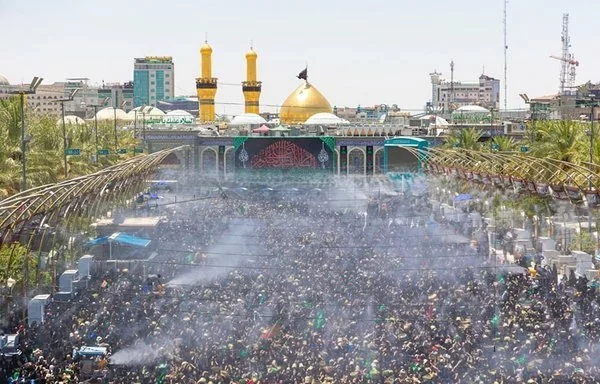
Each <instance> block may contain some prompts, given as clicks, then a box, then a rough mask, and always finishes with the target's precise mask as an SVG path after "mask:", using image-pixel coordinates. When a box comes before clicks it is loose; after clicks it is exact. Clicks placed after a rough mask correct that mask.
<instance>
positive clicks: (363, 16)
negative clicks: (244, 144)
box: [0, 0, 600, 113]
mask: <svg viewBox="0 0 600 384" xmlns="http://www.w3.org/2000/svg"><path fill="white" fill-rule="evenodd" d="M502 11H503V0H454V1H447V0H428V1H422V0H419V1H417V0H387V1H382V0H369V1H365V0H363V1H355V0H346V1H337V0H320V1H317V0H295V1H289V0H279V1H266V0H255V1H248V0H245V1H241V0H238V1H233V0H231V1H229V0H219V1H203V0H194V1H187V0H185V1H184V0H172V1H156V0H146V1H138V0H120V1H116V0H102V1H83V0H52V1H46V0H19V1H16V0H0V26H2V34H3V38H2V51H1V52H0V74H2V75H4V76H6V77H7V78H8V79H9V80H10V81H11V83H19V82H29V81H30V79H31V78H32V77H33V76H34V75H38V76H42V77H44V78H45V80H44V83H51V82H53V81H63V80H64V79H65V78H67V77H89V78H90V79H91V81H92V83H100V82H101V81H102V80H104V81H106V82H117V81H118V82H122V81H127V80H131V79H132V78H133V58H134V57H143V56H147V55H158V56H163V55H164V56H173V59H174V61H175V80H176V88H175V92H176V94H178V95H192V94H195V82H194V78H195V77H197V76H198V75H199V71H200V69H199V52H198V49H199V47H200V45H201V44H202V42H203V40H204V36H205V33H206V34H208V40H209V43H210V44H211V46H212V47H213V76H215V77H218V78H219V81H221V82H224V83H239V82H241V81H242V80H244V77H245V59H244V53H245V52H246V51H247V50H248V48H249V46H250V41H251V40H253V41H254V47H255V49H256V51H257V52H258V55H259V57H258V69H259V74H258V76H259V80H262V81H263V92H262V97H261V103H262V104H263V105H265V104H273V105H277V104H280V103H281V102H283V100H284V99H285V98H286V96H287V95H288V94H289V93H290V92H291V91H292V90H293V89H294V88H295V87H296V86H297V85H298V84H299V80H298V79H296V78H295V76H296V74H297V73H298V72H299V71H300V70H301V69H303V68H304V65H305V63H306V62H308V65H309V79H310V81H311V82H312V83H313V84H314V85H315V86H316V87H317V88H318V89H319V90H320V91H321V92H322V93H323V94H325V95H326V97H327V98H328V99H329V101H330V102H331V104H332V105H337V106H353V107H354V106H356V105H358V104H360V105H363V106H364V105H374V104H380V103H386V104H398V105H399V106H400V107H401V108H403V109H422V108H423V105H424V104H425V102H426V101H428V100H429V99H430V97H431V96H430V94H431V85H430V80H429V75H428V74H429V73H430V72H432V71H433V70H435V69H437V70H438V71H439V72H442V74H443V75H444V77H446V78H449V77H450V69H449V63H450V60H451V59H454V62H455V79H456V80H463V81H473V80H476V79H477V78H478V76H479V75H480V74H481V72H482V70H483V68H484V66H485V73H486V74H487V75H490V76H493V77H496V78H499V79H501V80H502V81H503V62H504V59H503V27H502V18H503V15H502ZM564 12H568V13H569V14H570V20H571V22H570V31H571V44H572V52H574V53H575V55H576V58H577V59H578V60H579V61H580V62H581V64H580V67H579V69H578V74H577V81H578V82H585V81H587V80H592V81H597V80H598V77H599V76H597V75H596V73H594V71H593V68H595V67H597V62H598V58H599V57H600V52H599V51H598V49H597V36H598V32H597V31H595V29H596V28H597V17H598V15H599V14H600V1H598V0H571V1H564V0H563V1H558V0H512V1H510V2H509V4H508V45H509V56H508V79H509V81H508V106H509V108H522V107H524V104H523V103H522V101H521V99H520V98H519V96H518V94H519V93H522V92H526V93H527V94H528V95H529V96H530V97H531V96H541V95H547V94H552V93H555V92H556V91H557V90H558V75H559V70H560V63H559V62H558V61H556V60H553V59H550V58H549V57H548V56H549V55H551V54H554V55H560V53H561V39H560V34H561V28H562V25H561V24H562V14H563V13H564ZM501 86H502V89H503V85H501ZM501 98H502V100H503V98H504V96H503V95H502V96H501ZM216 102H217V111H218V112H220V113H223V112H226V113H237V112H239V111H241V109H242V107H241V105H242V104H243V97H242V93H241V86H231V85H220V86H219V90H218V92H217V98H216Z"/></svg>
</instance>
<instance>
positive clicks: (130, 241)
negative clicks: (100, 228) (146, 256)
mask: <svg viewBox="0 0 600 384" xmlns="http://www.w3.org/2000/svg"><path fill="white" fill-rule="evenodd" d="M109 241H112V242H113V243H117V244H122V245H129V246H132V247H138V248H146V247H147V246H149V245H150V242H151V240H148V239H143V238H141V237H136V236H133V235H129V234H127V233H122V232H116V233H113V234H112V236H110V237H109V236H100V237H97V238H95V239H93V240H90V241H88V243H87V245H89V246H94V245H104V244H106V243H108V242H109Z"/></svg>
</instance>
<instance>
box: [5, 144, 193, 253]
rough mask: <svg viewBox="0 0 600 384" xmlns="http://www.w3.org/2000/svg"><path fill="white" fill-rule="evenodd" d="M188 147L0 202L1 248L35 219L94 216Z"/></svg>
mask: <svg viewBox="0 0 600 384" xmlns="http://www.w3.org/2000/svg"><path fill="white" fill-rule="evenodd" d="M186 147H187V146H181V147H177V148H171V149H165V150H162V151H158V152H155V153H152V154H149V155H145V156H137V157H133V158H131V159H128V160H126V161H123V162H121V163H119V164H116V165H113V166H111V167H108V168H105V169H103V170H101V171H99V172H96V173H93V174H89V175H85V176H80V177H76V178H73V179H69V180H65V181H63V182H60V183H57V184H50V185H44V186H39V187H35V188H32V189H29V190H27V191H23V192H21V193H18V194H16V195H13V196H11V197H9V198H7V199H5V200H2V201H0V245H2V244H5V243H6V242H7V240H8V242H11V239H12V237H13V236H14V235H18V234H20V233H21V232H22V230H23V228H24V227H25V226H27V224H28V223H29V222H30V221H31V220H32V219H33V218H34V217H36V216H39V215H43V216H44V217H45V216H46V215H48V214H49V213H52V216H51V217H53V216H58V217H60V216H61V214H62V215H63V216H65V217H66V216H68V215H73V214H80V215H81V214H82V213H84V212H83V210H82V208H83V205H84V203H86V204H87V207H86V208H87V211H86V213H87V214H89V213H90V210H91V207H94V208H95V210H94V212H97V209H98V205H99V204H100V203H101V202H103V201H113V200H115V199H117V198H120V197H122V196H124V195H126V194H127V193H130V192H131V191H132V189H133V188H134V187H135V186H136V185H139V184H140V183H142V182H143V178H144V176H146V175H147V174H148V173H149V172H152V171H154V170H155V169H156V168H157V166H158V165H159V164H160V162H161V161H162V160H163V159H164V158H165V157H166V156H167V155H169V154H171V153H173V152H176V151H180V150H182V149H184V148H186Z"/></svg>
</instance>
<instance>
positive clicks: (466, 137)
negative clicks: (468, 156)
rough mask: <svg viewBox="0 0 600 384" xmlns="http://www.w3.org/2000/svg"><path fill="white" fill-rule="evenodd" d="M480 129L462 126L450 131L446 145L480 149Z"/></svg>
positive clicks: (448, 146)
mask: <svg viewBox="0 0 600 384" xmlns="http://www.w3.org/2000/svg"><path fill="white" fill-rule="evenodd" d="M481 134H482V133H481V131H480V130H479V129H476V128H463V129H458V130H454V131H452V133H451V134H450V135H449V136H448V137H447V138H446V147H447V148H454V147H460V148H463V149H471V150H479V149H481V143H480V140H481Z"/></svg>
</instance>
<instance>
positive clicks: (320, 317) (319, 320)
mask: <svg viewBox="0 0 600 384" xmlns="http://www.w3.org/2000/svg"><path fill="white" fill-rule="evenodd" d="M325 321H326V320H325V311H323V310H322V309H321V310H320V311H318V312H317V317H316V318H315V328H316V329H321V328H323V327H324V326H325Z"/></svg>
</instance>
